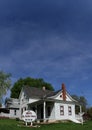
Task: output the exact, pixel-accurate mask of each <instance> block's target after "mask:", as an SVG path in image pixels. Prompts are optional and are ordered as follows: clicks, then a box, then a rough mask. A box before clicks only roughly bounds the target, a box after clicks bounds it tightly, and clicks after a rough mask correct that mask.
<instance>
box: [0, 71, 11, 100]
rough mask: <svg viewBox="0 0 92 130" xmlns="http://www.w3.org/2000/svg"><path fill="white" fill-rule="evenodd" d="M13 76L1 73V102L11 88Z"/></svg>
mask: <svg viewBox="0 0 92 130" xmlns="http://www.w3.org/2000/svg"><path fill="white" fill-rule="evenodd" d="M10 77H11V74H10V73H5V72H3V71H0V102H1V101H2V97H3V95H5V94H6V92H7V91H8V90H9V89H10V87H11V79H10Z"/></svg>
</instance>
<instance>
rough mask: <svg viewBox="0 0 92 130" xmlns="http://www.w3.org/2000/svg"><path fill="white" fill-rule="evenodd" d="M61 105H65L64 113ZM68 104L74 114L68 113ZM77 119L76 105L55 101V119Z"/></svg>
mask: <svg viewBox="0 0 92 130" xmlns="http://www.w3.org/2000/svg"><path fill="white" fill-rule="evenodd" d="M60 106H64V115H60ZM68 106H71V109H72V115H69V113H68ZM71 118H73V119H75V105H72V104H71V105H70V104H62V103H55V119H56V120H65V119H71Z"/></svg>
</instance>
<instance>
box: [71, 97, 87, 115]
mask: <svg viewBox="0 0 92 130" xmlns="http://www.w3.org/2000/svg"><path fill="white" fill-rule="evenodd" d="M72 98H74V99H75V100H76V101H78V102H79V104H80V105H81V106H82V111H83V112H86V110H87V108H86V106H87V100H86V98H85V97H84V96H77V95H72ZM75 107H76V109H75V110H76V113H79V111H80V109H79V107H78V106H77V105H76V106H75Z"/></svg>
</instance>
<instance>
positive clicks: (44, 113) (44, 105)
mask: <svg viewBox="0 0 92 130" xmlns="http://www.w3.org/2000/svg"><path fill="white" fill-rule="evenodd" d="M45 118H46V102H45V101H44V103H43V120H44V121H45Z"/></svg>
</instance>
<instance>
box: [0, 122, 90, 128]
mask: <svg viewBox="0 0 92 130" xmlns="http://www.w3.org/2000/svg"><path fill="white" fill-rule="evenodd" d="M91 128H92V121H89V122H85V123H84V125H81V124H75V123H72V122H69V123H55V124H45V125H40V127H39V128H30V127H26V126H25V125H23V123H21V122H20V121H16V120H12V119H0V130H29V129H32V130H90V129H91Z"/></svg>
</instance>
